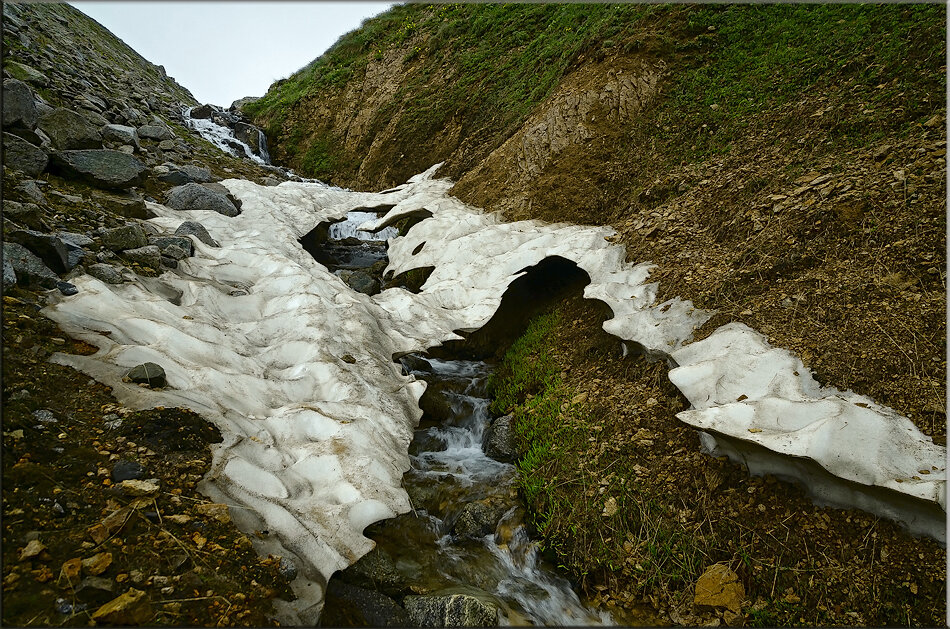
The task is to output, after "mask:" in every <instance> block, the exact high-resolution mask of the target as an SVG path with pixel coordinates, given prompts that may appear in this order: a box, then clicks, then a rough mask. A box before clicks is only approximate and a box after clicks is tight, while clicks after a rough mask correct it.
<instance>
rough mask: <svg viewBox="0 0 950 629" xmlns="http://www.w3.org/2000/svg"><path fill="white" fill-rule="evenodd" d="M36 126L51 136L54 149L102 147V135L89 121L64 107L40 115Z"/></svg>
mask: <svg viewBox="0 0 950 629" xmlns="http://www.w3.org/2000/svg"><path fill="white" fill-rule="evenodd" d="M36 126H37V127H39V128H40V129H42V130H43V132H44V133H45V134H46V135H48V136H49V139H50V141H51V142H52V143H53V147H54V148H56V149H59V150H61V151H72V150H79V149H96V148H101V147H102V134H101V133H99V129H98V128H96V127H95V126H94V125H93V124H92V123H91V122H89V120H88V119H87V118H86V117H85V116H83V115H81V114H79V113H76V112H75V111H72V110H70V109H66V108H64V107H57V108H56V109H54V110H52V111H49V112H46V113H44V114H42V115H40V119H39V122H37V123H36Z"/></svg>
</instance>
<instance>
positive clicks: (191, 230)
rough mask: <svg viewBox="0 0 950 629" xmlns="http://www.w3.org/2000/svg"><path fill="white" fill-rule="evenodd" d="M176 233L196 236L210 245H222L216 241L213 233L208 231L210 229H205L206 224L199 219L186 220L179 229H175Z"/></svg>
mask: <svg viewBox="0 0 950 629" xmlns="http://www.w3.org/2000/svg"><path fill="white" fill-rule="evenodd" d="M175 235H178V236H194V237H195V238H197V239H198V240H200V241H201V242H203V243H204V244H206V245H208V246H209V247H220V246H221V245H219V244H218V243H217V241H215V239H214V238H212V237H211V234H209V233H208V230H207V229H205V226H204V225H202V224H201V223H199V222H197V221H185V222H184V223H182V224H181V225H179V226H178V229H176V230H175Z"/></svg>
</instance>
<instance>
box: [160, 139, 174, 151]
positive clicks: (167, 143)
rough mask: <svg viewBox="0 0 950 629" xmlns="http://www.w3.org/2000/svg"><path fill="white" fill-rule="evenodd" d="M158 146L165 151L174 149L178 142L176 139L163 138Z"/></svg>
mask: <svg viewBox="0 0 950 629" xmlns="http://www.w3.org/2000/svg"><path fill="white" fill-rule="evenodd" d="M158 148H160V149H161V150H163V151H174V150H175V148H176V144H175V141H174V140H162V141H161V142H159V143H158Z"/></svg>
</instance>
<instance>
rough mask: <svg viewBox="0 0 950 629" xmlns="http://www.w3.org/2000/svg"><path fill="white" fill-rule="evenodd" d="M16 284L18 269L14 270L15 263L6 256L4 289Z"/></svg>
mask: <svg viewBox="0 0 950 629" xmlns="http://www.w3.org/2000/svg"><path fill="white" fill-rule="evenodd" d="M14 285H16V271H14V270H13V263H12V262H10V261H9V260H8V259H7V257H6V256H4V257H3V289H4V290H6V289H8V288H10V287H11V286H14Z"/></svg>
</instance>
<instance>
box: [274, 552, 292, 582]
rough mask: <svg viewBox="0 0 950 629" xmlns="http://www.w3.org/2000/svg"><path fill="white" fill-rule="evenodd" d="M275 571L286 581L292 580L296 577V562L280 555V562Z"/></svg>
mask: <svg viewBox="0 0 950 629" xmlns="http://www.w3.org/2000/svg"><path fill="white" fill-rule="evenodd" d="M277 572H279V573H280V574H281V575H282V576H283V577H284V578H285V579H287V580H288V581H293V580H294V579H296V578H297V564H296V563H294V562H293V560H292V559H290V558H289V557H281V558H280V563H279V564H278V565H277Z"/></svg>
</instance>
